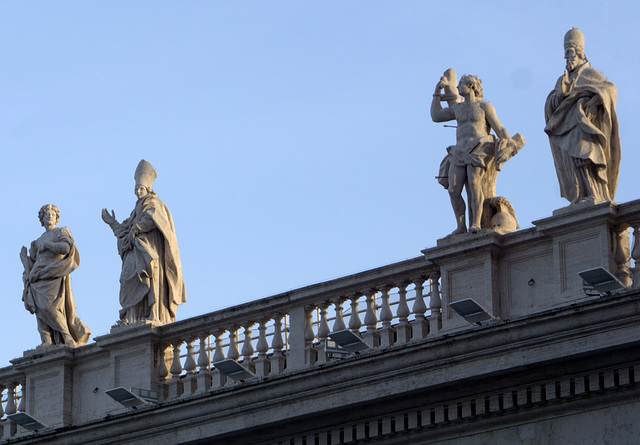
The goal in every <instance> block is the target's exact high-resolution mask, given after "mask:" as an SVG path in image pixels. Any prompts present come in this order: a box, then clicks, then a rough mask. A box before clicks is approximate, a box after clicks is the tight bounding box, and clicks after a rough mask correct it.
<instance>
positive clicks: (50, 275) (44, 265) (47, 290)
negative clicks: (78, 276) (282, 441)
mask: <svg viewBox="0 0 640 445" xmlns="http://www.w3.org/2000/svg"><path fill="white" fill-rule="evenodd" d="M38 217H39V219H40V224H42V226H43V227H44V228H45V232H44V233H43V234H42V235H41V236H40V238H38V239H37V240H35V241H33V242H32V243H31V248H30V249H29V253H27V248H26V247H22V250H21V251H20V259H21V260H22V264H23V266H24V274H23V281H24V292H23V294H22V301H24V306H25V307H26V308H27V310H28V311H29V312H31V313H32V314H36V318H37V320H38V331H39V332H40V337H41V339H42V344H41V345H40V346H39V347H45V346H51V345H65V346H71V347H75V346H82V345H85V344H87V341H89V338H90V337H91V331H89V329H88V328H87V327H86V326H85V325H84V323H82V321H80V319H79V318H78V316H77V315H76V304H75V301H74V300H73V293H72V292H71V277H70V274H71V272H73V271H74V270H76V269H77V268H78V266H79V265H80V254H79V253H78V249H77V248H76V245H75V244H74V242H73V236H71V232H70V231H69V229H67V228H66V227H56V225H57V224H58V221H59V220H60V210H59V209H58V207H56V206H54V205H52V204H47V205H44V206H42V208H41V209H40V211H39V212H38Z"/></svg>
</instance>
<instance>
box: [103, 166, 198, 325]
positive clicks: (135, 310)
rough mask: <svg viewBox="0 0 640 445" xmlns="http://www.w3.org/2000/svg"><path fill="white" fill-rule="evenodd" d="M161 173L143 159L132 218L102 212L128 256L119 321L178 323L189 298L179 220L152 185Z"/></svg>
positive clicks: (123, 255) (124, 255)
mask: <svg viewBox="0 0 640 445" xmlns="http://www.w3.org/2000/svg"><path fill="white" fill-rule="evenodd" d="M157 176H158V174H157V172H156V170H155V169H154V168H153V167H152V166H151V164H149V163H148V162H147V161H145V160H144V159H143V160H142V161H140V163H139V164H138V167H137V168H136V172H135V175H134V178H135V181H136V182H135V194H136V196H137V197H138V201H137V202H136V206H135V208H134V209H133V211H132V212H131V215H130V216H129V218H127V219H126V220H124V221H123V222H122V223H118V221H117V220H116V215H115V213H114V212H113V210H112V211H111V213H109V212H108V211H107V209H103V210H102V219H103V220H104V222H105V223H107V224H108V225H109V226H110V227H111V229H112V230H113V233H114V235H115V236H116V238H117V240H118V253H119V254H120V257H121V258H122V273H121V275H120V304H121V306H122V309H121V310H120V321H119V324H125V325H126V324H133V323H136V322H144V321H151V322H156V323H159V324H165V323H172V322H173V321H175V319H176V311H177V309H178V306H179V305H181V304H182V303H184V302H185V301H186V299H187V297H186V291H185V286H184V281H183V279H182V265H181V263H180V251H179V250H178V241H177V238H176V232H175V228H174V225H173V218H172V217H171V212H169V209H168V208H167V206H166V205H165V204H164V202H162V201H161V200H160V199H159V198H158V197H157V196H156V193H155V192H154V191H153V189H152V188H151V187H152V185H153V182H154V181H155V179H156V177H157Z"/></svg>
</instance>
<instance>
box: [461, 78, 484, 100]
mask: <svg viewBox="0 0 640 445" xmlns="http://www.w3.org/2000/svg"><path fill="white" fill-rule="evenodd" d="M463 84H467V85H468V86H469V88H471V89H472V90H473V92H474V93H475V95H476V97H477V98H478V99H482V98H483V97H484V91H482V81H481V80H480V79H478V78H477V77H476V76H471V75H469V74H465V75H464V76H462V77H461V78H460V82H459V83H458V89H460V87H461V86H462V85H463Z"/></svg>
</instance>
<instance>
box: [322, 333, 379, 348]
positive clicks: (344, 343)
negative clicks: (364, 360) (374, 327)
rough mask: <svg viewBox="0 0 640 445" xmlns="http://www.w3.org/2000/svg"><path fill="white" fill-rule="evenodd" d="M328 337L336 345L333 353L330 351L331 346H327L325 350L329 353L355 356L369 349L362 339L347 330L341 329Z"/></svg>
mask: <svg viewBox="0 0 640 445" xmlns="http://www.w3.org/2000/svg"><path fill="white" fill-rule="evenodd" d="M329 337H330V338H331V340H332V341H333V342H335V344H336V345H337V347H336V348H334V349H335V351H332V350H331V349H332V348H331V346H330V345H327V346H328V348H327V350H328V351H329V352H338V353H340V352H342V353H344V351H346V352H355V353H356V354H357V353H359V352H360V351H364V350H367V349H370V347H369V345H368V344H366V343H365V342H364V340H363V339H362V337H360V336H359V335H358V334H356V333H355V332H352V331H350V330H349V329H343V330H342V331H336V332H332V333H331V334H329Z"/></svg>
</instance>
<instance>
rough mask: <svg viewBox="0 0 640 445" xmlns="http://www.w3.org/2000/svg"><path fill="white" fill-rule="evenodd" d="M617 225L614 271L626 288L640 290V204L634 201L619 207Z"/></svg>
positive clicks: (615, 230)
mask: <svg viewBox="0 0 640 445" xmlns="http://www.w3.org/2000/svg"><path fill="white" fill-rule="evenodd" d="M618 210H619V211H618V217H617V219H616V225H615V229H614V232H615V253H614V260H615V262H616V270H615V271H612V272H614V273H615V276H616V277H617V278H618V279H619V280H620V281H621V282H622V284H624V285H625V286H626V287H629V288H632V289H637V288H640V203H639V202H638V201H632V202H630V203H627V204H621V205H620V206H619V207H618Z"/></svg>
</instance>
